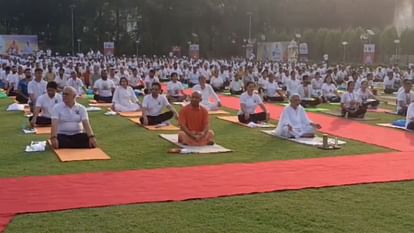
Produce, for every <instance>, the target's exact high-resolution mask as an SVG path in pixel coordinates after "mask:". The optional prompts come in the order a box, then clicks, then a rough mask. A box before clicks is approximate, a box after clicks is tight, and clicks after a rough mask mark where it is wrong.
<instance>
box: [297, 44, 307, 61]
mask: <svg viewBox="0 0 414 233" xmlns="http://www.w3.org/2000/svg"><path fill="white" fill-rule="evenodd" d="M308 57H309V48H308V44H307V43H300V44H299V61H300V62H307V61H308V59H309V58H308Z"/></svg>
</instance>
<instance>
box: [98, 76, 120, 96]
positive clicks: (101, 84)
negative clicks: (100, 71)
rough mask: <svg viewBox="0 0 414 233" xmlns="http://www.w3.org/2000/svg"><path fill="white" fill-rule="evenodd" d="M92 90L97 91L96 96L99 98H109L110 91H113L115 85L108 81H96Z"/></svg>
mask: <svg viewBox="0 0 414 233" xmlns="http://www.w3.org/2000/svg"><path fill="white" fill-rule="evenodd" d="M93 88H94V89H97V90H98V94H99V96H100V97H111V96H112V89H115V83H114V81H112V80H109V79H107V80H103V79H98V80H96V82H95V84H94V85H93Z"/></svg>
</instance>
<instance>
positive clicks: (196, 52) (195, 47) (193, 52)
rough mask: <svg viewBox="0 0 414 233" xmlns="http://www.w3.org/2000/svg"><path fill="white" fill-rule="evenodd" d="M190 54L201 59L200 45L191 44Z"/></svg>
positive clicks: (191, 56)
mask: <svg viewBox="0 0 414 233" xmlns="http://www.w3.org/2000/svg"><path fill="white" fill-rule="evenodd" d="M188 56H189V57H190V58H192V59H199V58H200V45H198V44H190V47H189V54H188Z"/></svg>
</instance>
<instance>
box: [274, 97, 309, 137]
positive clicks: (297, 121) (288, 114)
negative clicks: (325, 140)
mask: <svg viewBox="0 0 414 233" xmlns="http://www.w3.org/2000/svg"><path fill="white" fill-rule="evenodd" d="M311 124H312V122H311V121H310V120H309V118H308V116H307V114H306V112H305V110H304V108H303V107H302V106H298V107H297V108H296V109H294V108H293V107H291V106H290V105H289V106H287V107H285V109H284V110H283V112H282V115H281V116H280V119H279V123H278V125H277V128H276V129H275V131H274V134H276V135H278V136H280V137H286V138H292V137H295V138H300V137H304V136H308V135H314V134H315V133H316V130H315V128H314V127H313V126H312V125H311ZM289 127H291V128H292V130H291V131H289Z"/></svg>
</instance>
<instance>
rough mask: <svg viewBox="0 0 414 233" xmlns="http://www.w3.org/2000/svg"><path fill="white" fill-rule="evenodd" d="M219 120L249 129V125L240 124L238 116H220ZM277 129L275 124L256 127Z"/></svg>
mask: <svg viewBox="0 0 414 233" xmlns="http://www.w3.org/2000/svg"><path fill="white" fill-rule="evenodd" d="M217 118H218V119H220V120H223V121H227V122H231V123H234V124H238V125H242V126H244V127H249V126H248V125H247V124H243V123H240V122H239V119H238V117H237V116H219V117H217ZM275 127H276V126H275V125H273V124H266V125H262V126H260V127H256V128H275ZM249 128H250V127H249Z"/></svg>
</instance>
